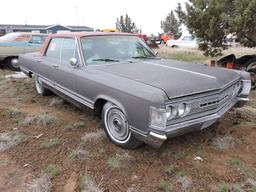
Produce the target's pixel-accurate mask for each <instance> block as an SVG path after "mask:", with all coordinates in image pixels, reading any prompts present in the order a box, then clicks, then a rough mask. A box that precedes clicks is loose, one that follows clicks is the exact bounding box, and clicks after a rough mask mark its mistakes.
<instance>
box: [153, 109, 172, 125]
mask: <svg viewBox="0 0 256 192" xmlns="http://www.w3.org/2000/svg"><path fill="white" fill-rule="evenodd" d="M169 116H170V112H167V111H166V110H165V109H158V108H155V107H150V126H151V127H156V128H161V129H164V128H165V127H166V123H167V118H168V117H169Z"/></svg>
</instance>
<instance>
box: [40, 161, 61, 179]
mask: <svg viewBox="0 0 256 192" xmlns="http://www.w3.org/2000/svg"><path fill="white" fill-rule="evenodd" d="M43 171H44V172H45V173H46V174H47V175H49V176H50V178H53V177H55V176H58V175H60V174H61V170H60V168H59V167H58V166H57V165H54V164H50V165H47V166H46V167H45V168H44V169H43Z"/></svg>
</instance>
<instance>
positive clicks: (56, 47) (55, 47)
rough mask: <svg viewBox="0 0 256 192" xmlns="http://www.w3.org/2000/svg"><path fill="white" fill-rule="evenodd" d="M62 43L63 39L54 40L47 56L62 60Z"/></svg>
mask: <svg viewBox="0 0 256 192" xmlns="http://www.w3.org/2000/svg"><path fill="white" fill-rule="evenodd" d="M61 43H62V39H61V38H54V39H52V40H51V42H50V44H49V47H48V49H47V52H46V56H47V57H51V58H56V59H60V50H61Z"/></svg>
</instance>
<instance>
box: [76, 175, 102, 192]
mask: <svg viewBox="0 0 256 192" xmlns="http://www.w3.org/2000/svg"><path fill="white" fill-rule="evenodd" d="M80 189H81V192H103V190H102V189H100V184H99V185H96V184H95V182H94V181H93V179H92V178H91V177H90V176H89V175H87V174H86V175H84V176H83V177H81V180H80Z"/></svg>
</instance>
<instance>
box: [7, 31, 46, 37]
mask: <svg viewBox="0 0 256 192" xmlns="http://www.w3.org/2000/svg"><path fill="white" fill-rule="evenodd" d="M11 33H16V34H20V35H42V36H48V34H46V33H31V32H19V31H17V32H11Z"/></svg>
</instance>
